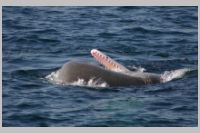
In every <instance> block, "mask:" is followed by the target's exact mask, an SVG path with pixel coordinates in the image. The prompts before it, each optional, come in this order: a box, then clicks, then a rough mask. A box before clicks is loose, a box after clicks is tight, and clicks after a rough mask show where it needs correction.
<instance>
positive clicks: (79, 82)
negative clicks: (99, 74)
mask: <svg viewBox="0 0 200 133" xmlns="http://www.w3.org/2000/svg"><path fill="white" fill-rule="evenodd" d="M58 73H59V70H58V71H56V72H52V73H51V74H49V75H47V76H46V77H45V78H46V79H48V80H49V81H51V82H52V83H55V84H60V85H72V86H87V87H98V88H104V87H108V86H109V85H108V84H107V83H106V82H102V81H100V80H95V79H93V78H91V79H90V80H89V81H85V80H84V79H78V80H77V81H74V82H72V83H63V82H62V80H59V78H58Z"/></svg>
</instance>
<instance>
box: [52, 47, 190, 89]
mask: <svg viewBox="0 0 200 133" xmlns="http://www.w3.org/2000/svg"><path fill="white" fill-rule="evenodd" d="M91 55H92V56H93V57H94V58H95V59H96V61H98V62H99V63H100V64H101V65H103V66H104V67H102V66H100V65H95V64H91V63H84V62H78V61H68V62H67V63H65V64H64V65H63V66H62V67H61V68H60V69H59V70H58V71H56V76H54V79H55V78H56V81H59V83H61V84H70V83H73V82H75V81H78V80H79V79H82V80H84V81H85V82H89V81H90V80H91V79H92V80H93V81H96V82H98V83H106V84H107V85H108V86H111V87H112V86H131V85H148V84H156V83H164V82H167V81H170V80H171V79H175V78H180V77H182V76H183V75H184V74H185V73H186V72H187V71H188V69H178V70H174V71H170V72H168V73H167V74H166V73H164V74H157V73H149V72H143V71H137V70H135V71H130V70H129V69H128V68H126V67H125V66H124V65H122V64H120V63H119V62H117V61H115V60H113V59H112V58H110V57H109V56H107V55H106V54H104V53H103V52H101V51H99V50H97V49H92V50H91ZM174 73H176V75H174ZM177 73H178V75H177ZM166 77H170V79H169V78H166Z"/></svg>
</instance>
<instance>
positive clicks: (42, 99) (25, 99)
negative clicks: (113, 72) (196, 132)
mask: <svg viewBox="0 0 200 133" xmlns="http://www.w3.org/2000/svg"><path fill="white" fill-rule="evenodd" d="M2 11H3V22H2V26H3V30H2V31H3V35H2V37H3V46H2V49H3V57H2V62H3V64H2V65H3V68H2V71H3V73H2V84H3V85H2V93H3V94H2V97H3V105H2V107H3V112H2V117H3V118H2V119H3V121H2V123H3V126H4V127H7V126H8V127H13V126H14V127H15V126H17V127H26V126H34V127H35V126H55V127H57V126H59V127H60V126H79V127H82V126H89V127H91V126H106V127H107V126H109V127H110V126H117V127H124V126H125V127H127V126H129V127H155V126H156V127H163V126H164V127H183V126H189V127H194V126H198V81H197V79H198V74H197V64H198V57H197V55H198V42H197V40H198V37H197V36H198V7H176V6H174V7H3V9H2ZM93 48H96V49H99V50H101V51H102V52H104V53H106V54H107V55H109V56H110V57H112V58H113V59H115V60H116V61H118V62H120V63H122V64H123V65H124V66H127V67H128V68H130V69H131V68H132V67H133V66H136V67H142V68H145V69H146V70H147V71H149V72H154V73H163V72H164V71H169V70H175V69H179V68H192V69H196V71H194V72H192V73H190V74H187V75H186V76H184V77H183V78H181V79H178V80H173V81H170V82H167V83H163V84H155V85H145V86H129V87H104V88H99V87H88V86H72V85H70V86H66V85H65V86H63V85H59V84H53V83H51V82H49V81H48V80H47V79H46V78H45V77H46V76H47V75H49V74H51V73H52V72H54V71H56V70H58V69H59V68H60V67H61V66H62V65H63V64H64V63H66V62H67V61H69V60H80V61H85V62H90V63H96V64H97V65H98V63H97V62H96V61H95V60H94V58H92V56H91V55H90V50H91V49H93Z"/></svg>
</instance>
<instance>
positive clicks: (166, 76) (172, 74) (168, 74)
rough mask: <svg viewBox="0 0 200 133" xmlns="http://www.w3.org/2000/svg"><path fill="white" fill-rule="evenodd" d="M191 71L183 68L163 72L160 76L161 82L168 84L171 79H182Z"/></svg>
mask: <svg viewBox="0 0 200 133" xmlns="http://www.w3.org/2000/svg"><path fill="white" fill-rule="evenodd" d="M189 71H191V69H189V68H183V69H178V70H172V71H165V72H164V73H163V74H162V75H161V79H162V82H163V83H165V82H169V81H171V80H173V79H179V78H182V77H183V76H184V75H185V74H186V73H187V72H189Z"/></svg>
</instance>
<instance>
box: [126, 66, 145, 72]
mask: <svg viewBox="0 0 200 133" xmlns="http://www.w3.org/2000/svg"><path fill="white" fill-rule="evenodd" d="M130 68H131V69H133V70H134V71H139V72H144V71H146V69H145V68H143V67H141V66H139V67H136V66H131V67H130Z"/></svg>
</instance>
